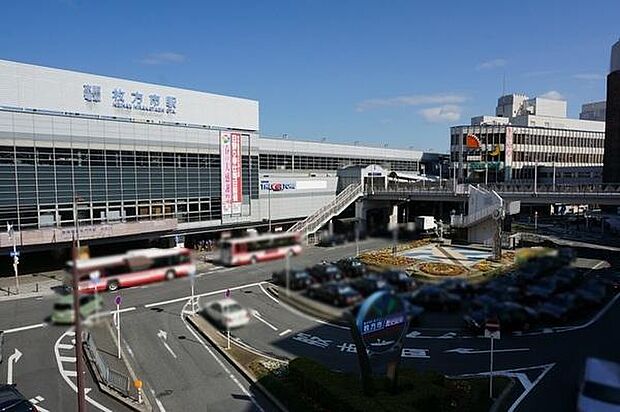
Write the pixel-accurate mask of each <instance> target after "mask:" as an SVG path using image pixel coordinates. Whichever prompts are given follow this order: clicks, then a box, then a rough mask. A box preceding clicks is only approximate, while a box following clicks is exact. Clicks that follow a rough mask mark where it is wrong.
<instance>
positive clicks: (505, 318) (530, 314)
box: [494, 302, 538, 331]
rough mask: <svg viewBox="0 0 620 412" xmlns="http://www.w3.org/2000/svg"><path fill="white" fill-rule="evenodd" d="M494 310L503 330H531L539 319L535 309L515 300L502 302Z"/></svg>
mask: <svg viewBox="0 0 620 412" xmlns="http://www.w3.org/2000/svg"><path fill="white" fill-rule="evenodd" d="M494 311H495V314H496V315H497V319H498V320H499V322H500V327H501V328H502V330H511V331H513V330H521V331H525V330H529V329H530V328H531V327H532V325H533V324H534V323H535V322H536V321H537V320H538V314H537V313H536V311H535V310H533V309H532V308H530V307H528V306H523V305H520V304H518V303H515V302H500V303H498V304H497V306H495V308H494Z"/></svg>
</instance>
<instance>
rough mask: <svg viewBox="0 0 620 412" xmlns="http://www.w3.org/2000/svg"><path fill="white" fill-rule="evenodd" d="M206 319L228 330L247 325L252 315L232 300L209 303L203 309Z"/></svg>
mask: <svg viewBox="0 0 620 412" xmlns="http://www.w3.org/2000/svg"><path fill="white" fill-rule="evenodd" d="M203 314H204V316H205V317H208V318H209V319H211V320H212V321H213V322H214V323H216V324H218V325H220V326H221V327H223V328H226V329H234V328H239V327H242V326H245V325H247V324H248V323H249V322H250V314H249V312H248V311H247V309H244V308H243V307H242V306H241V305H240V304H239V303H237V301H236V300H234V299H231V298H226V299H221V300H216V301H214V302H210V303H207V305H206V306H205V307H204V308H203Z"/></svg>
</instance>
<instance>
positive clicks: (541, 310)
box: [536, 295, 576, 324]
mask: <svg viewBox="0 0 620 412" xmlns="http://www.w3.org/2000/svg"><path fill="white" fill-rule="evenodd" d="M575 301H576V298H575V296H571V297H569V296H568V295H565V296H554V297H552V298H551V299H550V300H549V301H547V302H543V303H541V304H540V305H538V307H537V308H536V312H538V317H539V318H540V320H541V321H543V322H544V321H546V322H551V323H556V324H557V323H563V322H566V321H567V320H568V317H569V315H570V314H572V313H573V312H575V311H576V302H575Z"/></svg>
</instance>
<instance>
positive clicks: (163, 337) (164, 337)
mask: <svg viewBox="0 0 620 412" xmlns="http://www.w3.org/2000/svg"><path fill="white" fill-rule="evenodd" d="M157 337H158V338H160V339H161V343H163V344H164V346H165V347H166V349H167V350H168V352H170V354H171V355H172V357H173V358H174V359H176V358H177V354H176V353H174V352H173V351H172V348H171V347H170V345H168V342H166V340H167V339H168V334H167V333H166V332H164V331H163V330H161V329H160V330H159V332H157Z"/></svg>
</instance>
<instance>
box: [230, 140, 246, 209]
mask: <svg viewBox="0 0 620 412" xmlns="http://www.w3.org/2000/svg"><path fill="white" fill-rule="evenodd" d="M230 163H231V169H232V170H231V174H232V213H233V214H241V204H242V202H243V185H242V178H241V135H240V134H239V133H231V162H230Z"/></svg>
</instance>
